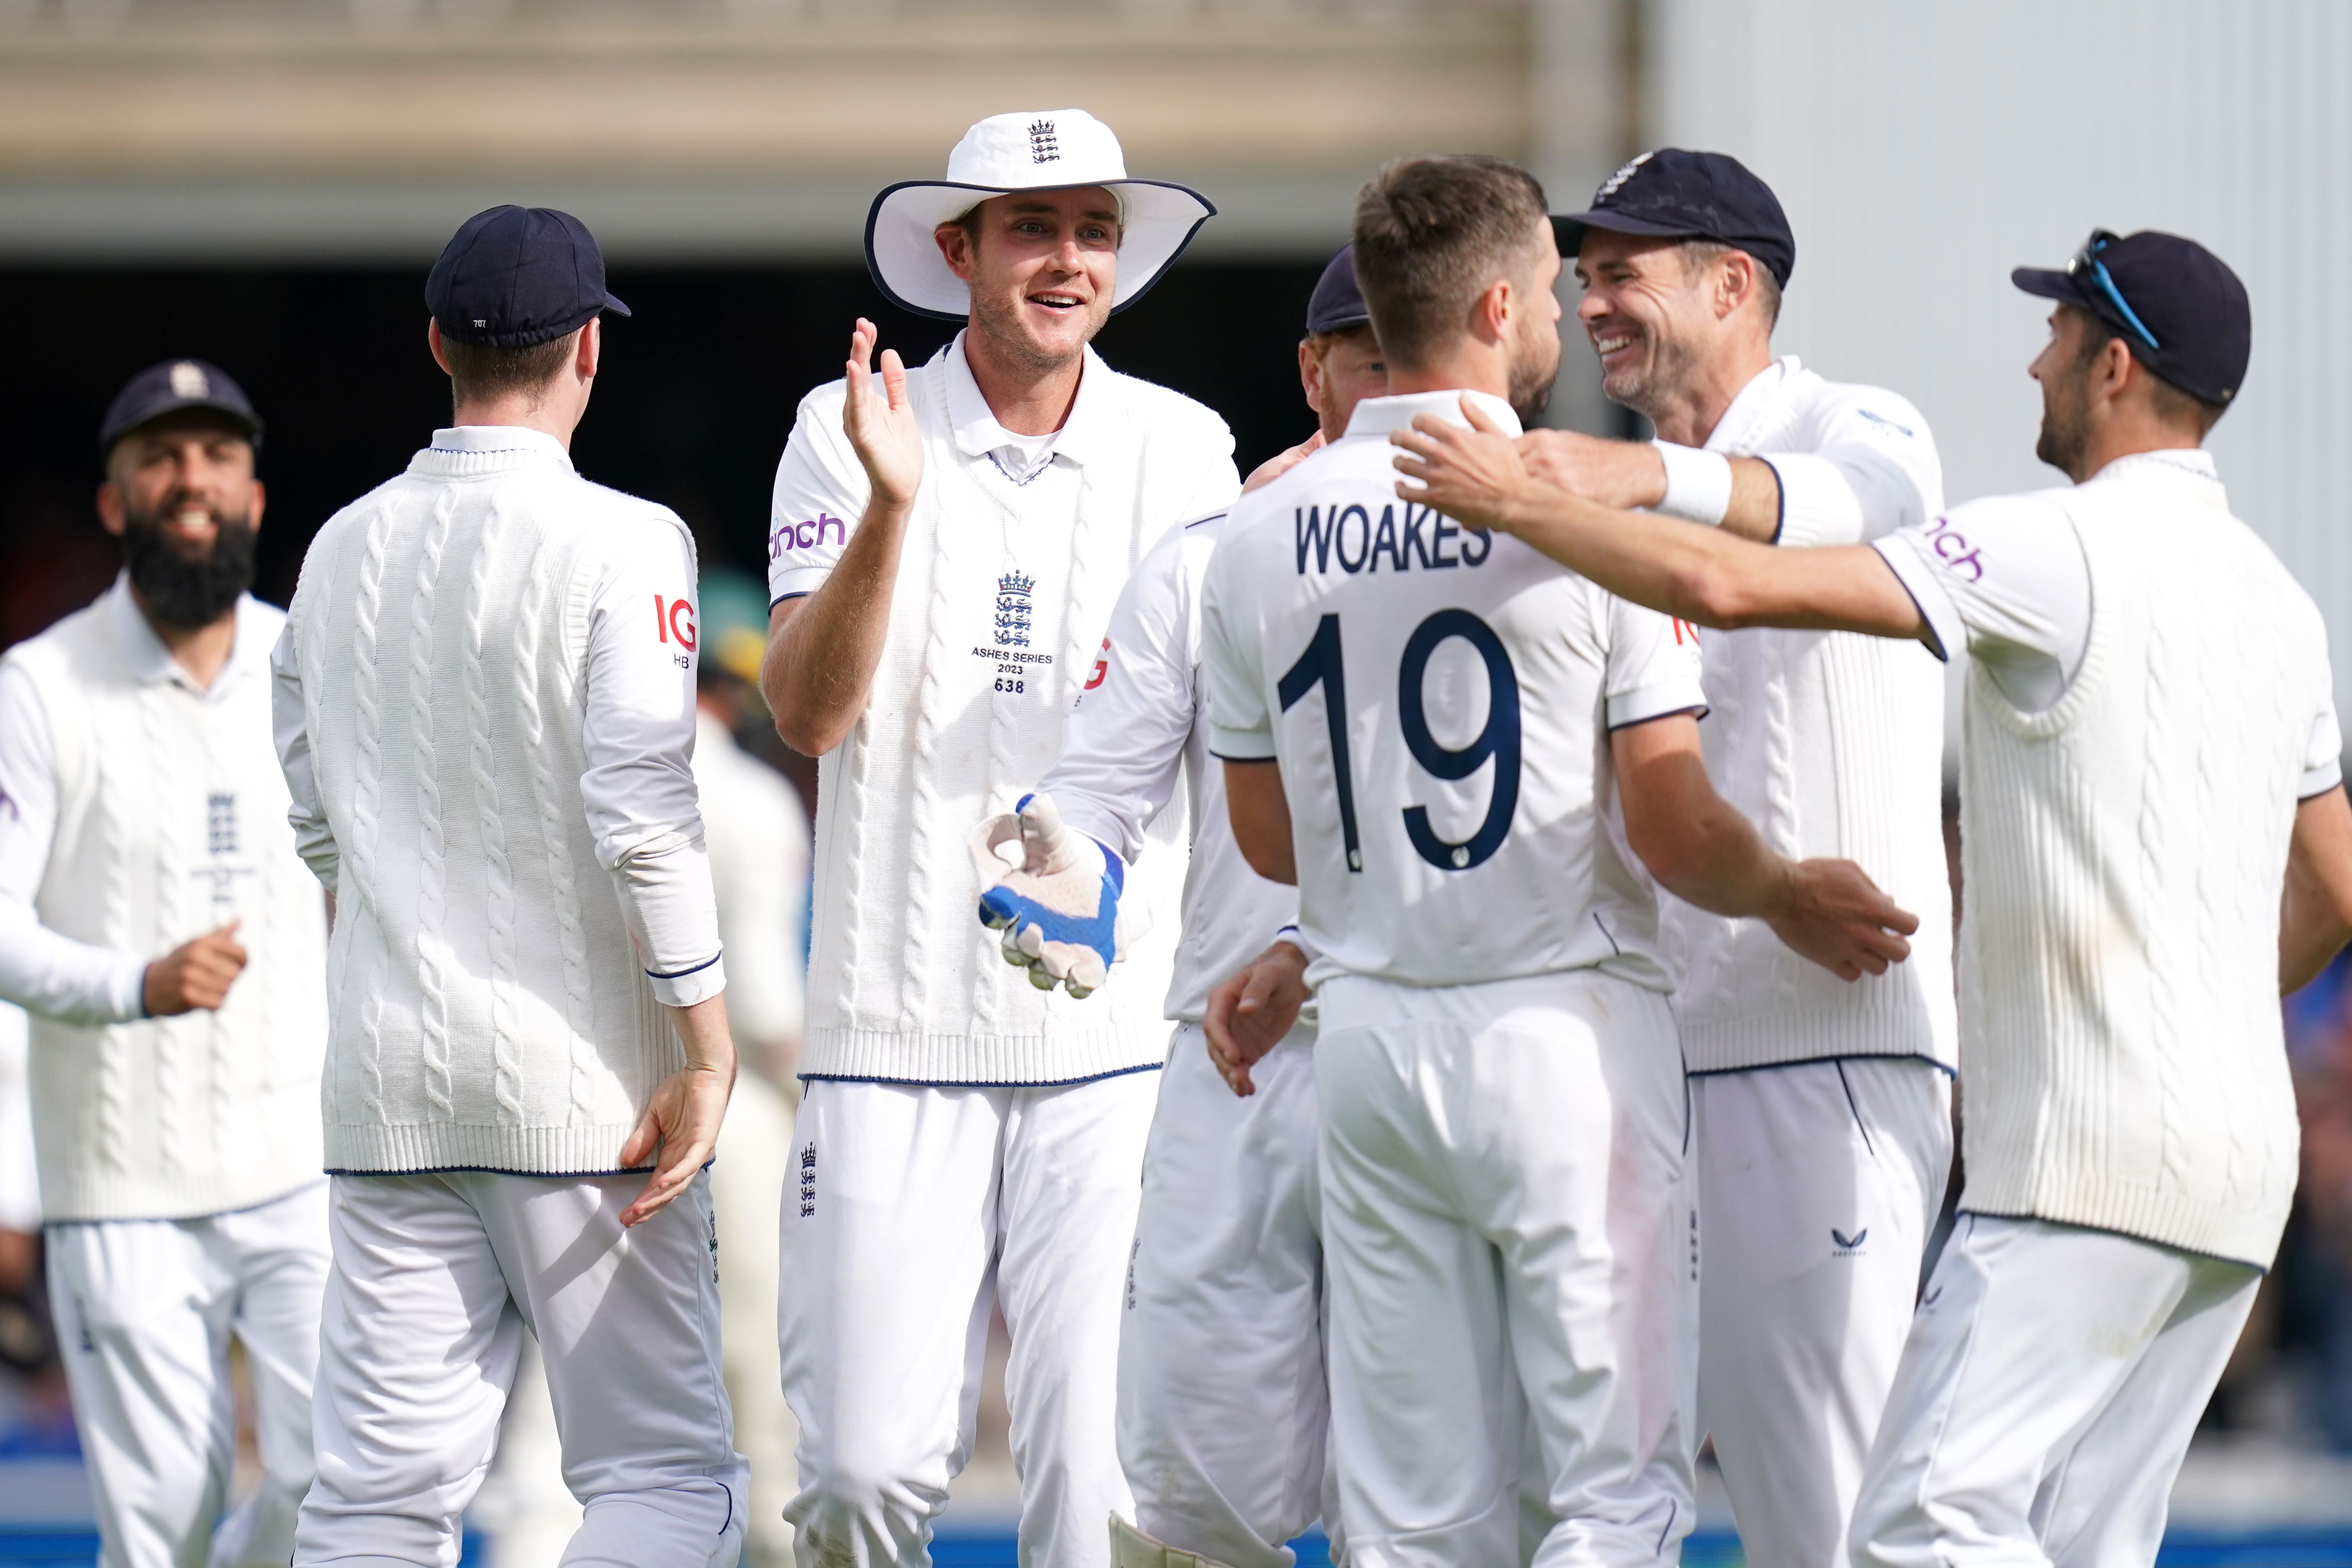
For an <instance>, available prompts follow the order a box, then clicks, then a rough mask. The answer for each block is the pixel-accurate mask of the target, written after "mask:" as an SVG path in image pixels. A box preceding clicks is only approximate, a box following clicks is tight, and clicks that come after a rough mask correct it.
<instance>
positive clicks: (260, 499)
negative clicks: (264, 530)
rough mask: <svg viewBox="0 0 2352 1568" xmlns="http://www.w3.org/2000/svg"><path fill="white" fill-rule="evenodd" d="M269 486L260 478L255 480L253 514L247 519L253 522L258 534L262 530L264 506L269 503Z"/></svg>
mask: <svg viewBox="0 0 2352 1568" xmlns="http://www.w3.org/2000/svg"><path fill="white" fill-rule="evenodd" d="M268 500H269V488H268V486H266V485H264V484H263V483H262V482H261V481H260V480H258V479H256V480H255V481H254V482H253V515H252V516H251V517H249V518H248V519H247V521H249V522H250V523H251V524H252V526H253V531H254V532H255V533H259V532H260V531H261V511H262V507H265V506H266V505H268Z"/></svg>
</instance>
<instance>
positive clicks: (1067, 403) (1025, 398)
mask: <svg viewBox="0 0 2352 1568" xmlns="http://www.w3.org/2000/svg"><path fill="white" fill-rule="evenodd" d="M963 359H964V363H965V364H966V365H969V366H970V367H971V379H972V382H973V384H975V385H976V386H978V387H979V388H980V395H981V397H982V399H983V400H985V401H986V402H987V403H988V412H989V413H991V414H992V415H993V416H995V419H996V423H999V424H1001V425H1003V427H1004V428H1005V429H1007V430H1009V431H1011V432H1012V433H1013V434H1015V435H1050V434H1053V433H1054V432H1055V431H1057V430H1059V429H1061V428H1062V425H1063V423H1064V422H1065V421H1066V420H1067V419H1068V418H1069V417H1070V410H1071V408H1072V407H1073V406H1074V405H1075V404H1076V402H1077V401H1078V380H1079V378H1080V377H1081V376H1082V375H1083V374H1085V372H1086V368H1087V357H1086V354H1085V353H1084V352H1083V351H1080V352H1078V353H1076V354H1072V355H1071V356H1070V357H1069V358H1068V359H1066V360H1061V361H1055V362H1053V363H1051V364H1040V363H1038V362H1037V361H1034V360H1033V359H1031V358H1029V357H1028V356H1026V355H1024V354H1021V353H1018V352H1008V351H1007V350H1006V348H1005V346H1004V345H1003V344H1002V343H1000V342H998V341H997V340H995V339H993V338H992V337H990V336H989V335H988V334H987V333H986V332H983V331H982V330H981V329H980V327H979V324H978V323H977V322H975V323H973V325H972V327H971V329H970V330H968V331H966V332H965V333H964V335H963Z"/></svg>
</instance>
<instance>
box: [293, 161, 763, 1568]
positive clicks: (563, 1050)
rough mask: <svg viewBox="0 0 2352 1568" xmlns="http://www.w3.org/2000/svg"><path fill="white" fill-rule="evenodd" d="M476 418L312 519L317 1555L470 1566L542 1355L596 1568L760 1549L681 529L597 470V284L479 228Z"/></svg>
mask: <svg viewBox="0 0 2352 1568" xmlns="http://www.w3.org/2000/svg"><path fill="white" fill-rule="evenodd" d="M425 303H426V305H427V307H428V308H429V309H430V310H431V312H432V321H431V325H430V327H429V328H428V329H427V337H428V341H429V344H430V347H431V348H432V350H433V355H434V358H435V360H436V361H437V362H439V364H440V365H441V367H442V369H443V370H445V371H447V372H448V373H449V377H450V382H451V388H452V401H453V402H454V404H455V418H454V421H453V423H452V426H451V428H449V429H446V430H441V431H437V432H436V433H435V434H434V437H433V444H432V445H430V446H428V447H426V448H425V450H424V451H422V452H420V453H418V454H417V455H416V456H415V458H414V459H412V460H411V462H410V464H409V465H408V468H407V471H406V472H405V473H404V474H403V475H402V476H399V477H397V478H395V479H394V480H392V481H390V482H389V483H387V484H385V485H383V486H379V487H378V488H377V489H375V490H374V491H373V492H371V493H370V494H369V495H367V496H365V497H362V498H361V499H360V500H359V501H358V502H356V503H354V504H353V505H352V506H349V507H344V508H343V509H342V510H341V512H338V513H337V514H336V515H335V516H334V517H331V518H330V519H328V521H327V524H326V526H325V527H324V528H321V529H320V533H319V536H318V538H316V539H315V540H314V541H313V542H312V544H311V546H310V553H309V555H308V556H307V557H306V558H305V559H304V561H303V564H302V577H301V582H300V586H299V588H298V589H297V591H296V592H295V596H294V604H293V608H292V611H291V612H290V618H289V623H288V627H287V632H286V636H285V638H284V640H283V641H282V642H281V643H279V644H278V652H277V655H276V659H275V669H276V676H277V699H278V700H277V720H278V752H279V756H280V757H281V758H282V759H283V761H284V764H285V768H286V776H287V780H288V783H289V786H290V787H291V789H292V793H293V798H294V823H295V831H296V836H297V839H298V841H299V845H300V848H301V851H302V854H303V858H304V859H305V860H307V861H308V862H310V868H311V870H312V871H313V872H314V873H317V875H318V877H319V880H320V882H321V883H324V884H325V886H326V887H327V889H328V890H329V892H331V894H334V895H335V897H336V899H337V904H338V911H339V918H338V920H337V921H336V925H335V931H334V943H333V948H332V952H331V973H330V979H329V992H330V996H331V1002H332V1013H333V1021H332V1028H331V1032H330V1034H329V1037H328V1061H327V1076H326V1083H325V1090H324V1095H323V1100H324V1107H325V1121H326V1135H327V1165H328V1169H329V1172H330V1174H331V1176H333V1178H334V1182H333V1186H334V1193H333V1202H332V1216H331V1225H332V1231H333V1237H334V1269H333V1271H332V1273H331V1276H330V1278H329V1281H328V1288H327V1301H326V1309H325V1313H324V1322H323V1325H322V1330H321V1339H322V1346H321V1354H320V1380H319V1397H318V1416H317V1440H318V1447H319V1451H320V1466H319V1479H318V1482H317V1484H316V1485H315V1486H313V1487H312V1488H311V1490H310V1496H309V1498H308V1499H307V1500H305V1501H304V1503H303V1505H302V1519H301V1526H300V1530H299V1535H298V1539H297V1542H296V1551H295V1557H294V1561H295V1562H297V1563H303V1564H314V1563H349V1562H366V1563H426V1564H436V1565H439V1568H451V1565H453V1564H455V1563H456V1562H457V1549H458V1520H459V1516H460V1515H461V1514H462V1513H463V1511H464V1510H465V1507H466V1504H467V1502H468V1501H469V1500H471V1499H472V1497H473V1495H474V1493H475V1490H476V1489H478V1487H479V1486H480V1484H481V1481H482V1477H483V1473H484V1471H485V1470H486V1469H487V1468H488V1464H489V1461H490V1457H491V1449H492V1448H493V1447H494V1445H495V1443H496V1440H497V1435H498V1426H499V1412H500V1409H501V1407H502V1406H504V1404H505V1402H506V1397H507V1392H508V1388H509V1385H511V1383H512V1381H513V1378H514V1374H515V1363H516V1357H517V1354H518V1353H519V1351H520V1347H521V1343H522V1338H523V1334H524V1333H525V1332H526V1331H528V1332H530V1333H531V1334H532V1335H533V1336H534V1337H535V1338H536V1339H537V1340H538V1342H539V1346H540V1351H541V1359H542V1361H543V1363H544V1364H545V1368H546V1375H547V1385H548V1390H549V1393H550V1394H551V1396H552V1398H553V1403H554V1406H555V1422H556V1429H557V1432H558V1434H559V1436H560V1437H561V1438H562V1449H563V1471H564V1480H565V1482H566V1483H567V1484H568V1485H569V1486H570V1487H571V1489H572V1494H573V1495H574V1496H575V1497H577V1498H578V1499H579V1500H580V1501H581V1502H582V1504H583V1507H584V1515H583V1520H582V1522H581V1526H580V1529H579V1531H578V1533H576V1534H575V1535H574V1536H573V1537H572V1545H571V1548H570V1550H569V1551H568V1552H566V1553H565V1555H564V1560H565V1562H566V1563H573V1564H588V1563H598V1564H613V1565H614V1568H620V1565H624V1564H627V1565H642V1564H653V1563H660V1564H664V1565H667V1564H689V1563H690V1564H698V1565H699V1564H709V1568H728V1565H730V1564H732V1563H734V1562H735V1560H736V1556H737V1550H738V1548H739V1546H740V1542H741V1540H742V1535H743V1529H744V1519H743V1512H744V1485H745V1474H744V1466H743V1461H742V1459H741V1458H740V1456H738V1455H737V1454H736V1452H735V1449H734V1444H733V1434H732V1431H731V1422H730V1416H729V1409H728V1404H727V1394H726V1390H725V1388H724V1386H723V1385H722V1384H721V1381H720V1370H719V1285H718V1278H717V1270H716V1263H717V1259H716V1256H715V1254H716V1251H717V1240H716V1237H715V1234H714V1232H713V1229H712V1225H711V1209H710V1193H709V1176H708V1175H707V1174H706V1173H704V1172H703V1169H702V1167H703V1166H704V1165H705V1163H706V1162H707V1161H708V1160H709V1157H710V1152H711V1148H712V1145H713V1144H714V1143H715V1142H716V1140H717V1138H718V1134H719V1119H720V1116H721V1115H722V1113H724V1111H725V1109H726V1105H727V1096H728V1091H729V1089H730V1085H731V1083H732V1081H733V1078H734V1072H735V1053H734V1047H733V1044H732V1042H731V1040H730V1036H729V1033H728V1030H727V1015H726V1011H725V1005H726V1004H725V1001H724V998H723V997H722V995H721V991H722V988H723V987H724V985H725V970H724V968H723V967H722V965H721V962H720V956H719V927H718V918H717V915H716V913H715V910H714V907H713V903H712V897H711V891H710V888H711V883H710V868H709V863H708V861H707V858H706V856H705V852H704V848H703V840H702V824H701V820H700V818H699V816H698V811H697V807H696V800H695V789H694V777H693V774H692V772H691V770H690V765H691V758H692V755H693V743H694V726H695V702H694V691H695V651H696V644H697V641H698V639H697V635H696V631H695V624H694V586H695V561H694V545H693V540H692V539H691V538H690V537H689V536H688V533H687V531H686V528H685V526H684V525H683V524H682V523H680V522H679V521H678V519H677V517H675V516H674V515H672V514H671V513H669V512H667V511H666V510H664V509H663V508H661V507H656V506H654V505H652V504H651V503H649V502H645V501H640V500H636V499H634V498H632V497H627V496H624V495H621V494H619V493H618V492H616V491H612V490H607V489H604V488H603V487H602V486H596V485H592V484H589V483H588V482H587V481H585V480H583V479H582V478H581V477H579V476H578V475H577V474H576V473H575V472H574V471H573V469H572V459H571V456H570V443H571V439H572V433H573V431H574V429H575V428H576V427H577V425H578V424H579V422H580V419H581V416H582V415H583V413H585V412H586V410H587V405H588V398H589V393H590V392H591V391H592V389H593V385H594V382H595V377H596V371H597V368H598V364H599V360H600V350H601V349H602V345H603V322H602V319H601V318H602V317H603V315H604V312H606V311H608V310H610V311H615V312H621V313H625V308H624V307H623V306H622V305H621V304H620V302H619V301H618V300H616V299H614V298H613V297H612V296H611V295H609V294H607V293H606V292H605V290H604V257H603V256H602V255H601V254H600V253H599V252H598V250H597V248H596V242H595V241H594V239H593V237H591V236H590V235H589V233H588V231H587V229H586V228H584V227H583V226H582V225H581V224H580V222H579V220H577V219H576V218H573V217H572V216H570V215H568V214H563V213H559V212H554V211H551V210H549V209H546V208H523V207H513V206H508V207H494V208H491V209H490V210H489V211H488V212H484V213H480V214H476V215H475V216H474V217H472V218H469V219H467V222H466V223H465V225H463V226H462V227H460V228H459V229H458V231H457V235H455V237H453V238H452V239H451V240H450V242H449V244H448V246H447V247H446V249H445V250H444V251H443V252H442V253H441V257H440V259H439V260H438V261H436V263H435V264H434V267H433V271H432V275H431V277H429V278H428V279H427V280H426V284H425Z"/></svg>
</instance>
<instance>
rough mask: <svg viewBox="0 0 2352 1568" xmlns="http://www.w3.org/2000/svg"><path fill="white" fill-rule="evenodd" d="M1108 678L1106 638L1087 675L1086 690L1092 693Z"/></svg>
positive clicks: (1108, 646)
mask: <svg viewBox="0 0 2352 1568" xmlns="http://www.w3.org/2000/svg"><path fill="white" fill-rule="evenodd" d="M1109 678H1110V639H1109V638H1108V637H1106V638H1104V639H1103V645H1102V652H1101V653H1097V654H1096V655H1095V667H1094V668H1093V669H1092V670H1090V671H1088V672H1087V685H1086V689H1087V691H1092V690H1094V689H1095V688H1096V687H1097V686H1098V685H1102V684H1103V682H1105V681H1107V680H1108V679H1109Z"/></svg>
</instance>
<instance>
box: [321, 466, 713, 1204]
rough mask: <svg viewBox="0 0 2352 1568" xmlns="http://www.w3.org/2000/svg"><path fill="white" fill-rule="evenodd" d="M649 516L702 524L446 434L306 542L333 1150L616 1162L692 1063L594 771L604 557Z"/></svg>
mask: <svg viewBox="0 0 2352 1568" xmlns="http://www.w3.org/2000/svg"><path fill="white" fill-rule="evenodd" d="M643 528H678V529H680V531H681V532H682V531H683V528H682V525H680V524H679V523H678V522H677V519H676V518H675V517H671V516H670V515H669V514H668V513H667V512H666V511H664V510H663V509H662V508H660V507H656V506H654V505H653V504H651V503H650V502H646V501H641V500H637V499H635V498H634V497H628V496H625V495H622V494H620V493H619V492H617V491H613V490H608V489H605V488H604V486H598V485H593V484H590V483H588V482H587V481H585V480H583V479H581V478H579V477H578V476H576V475H574V474H573V473H572V469H571V468H570V466H569V465H566V464H565V463H563V462H562V460H561V459H560V458H551V457H548V456H545V455H539V454H536V453H533V452H530V451H522V452H512V451H510V452H459V451H444V450H440V449H438V448H427V449H426V450H425V451H423V452H420V453H418V454H417V455H416V456H415V459H414V460H413V461H412V462H411V463H410V465H409V467H408V471H407V472H406V473H405V474H404V475H402V476H400V477H398V478H396V479H394V480H393V481H391V482H390V483H389V484H386V485H384V486H381V487H379V488H378V489H376V490H375V491H373V492H372V493H371V494H369V495H367V496H365V497H362V498H361V499H359V500H358V501H356V502H353V503H352V505H351V506H349V507H344V508H343V509H342V510H341V511H340V512H338V513H336V514H335V516H334V517H331V518H330V519H328V521H327V524H326V526H325V527H324V528H321V529H320V531H319V535H318V538H316V539H315V540H314V541H313V542H312V543H311V546H310V553H309V555H308V556H307V557H305V558H304V559H303V562H302V577H301V582H300V586H299V588H298V589H297V591H296V592H295V595H294V603H293V606H292V610H291V612H290V613H291V617H292V623H291V628H290V632H289V635H290V636H291V638H292V643H291V645H290V652H291V653H292V655H293V657H294V659H295V660H296V661H297V663H298V664H299V671H300V674H301V695H302V706H303V714H304V721H305V725H306V727H307V729H308V733H309V738H310V753H311V763H312V768H313V773H314V776H315V779H316V784H317V790H318V796H319V799H320V802H321V803H322V805H323V806H324V809H325V810H326V813H327V818H328V821H329V823H330V825H331V828H332V831H333V842H334V848H335V851H336V852H337V854H338V855H339V857H340V866H339V868H338V869H337V871H336V873H335V875H336V887H337V903H336V921H335V930H334V938H333V941H332V944H331V947H330V949H329V955H328V958H329V963H328V979H327V983H328V992H329V995H330V997H331V1001H332V1005H333V1015H334V1017H333V1028H332V1031H331V1034H330V1036H329V1044H328V1051H327V1075H326V1084H325V1092H324V1101H325V1110H326V1153H327V1164H328V1166H329V1168H330V1169H331V1170H336V1171H358V1172H366V1171H413V1170H436V1169H450V1168H470V1169H487V1170H499V1171H514V1172H525V1173H544V1174H589V1173H594V1172H602V1171H611V1170H614V1169H615V1168H616V1167H618V1166H619V1164H620V1160H619V1155H620V1148H621V1145H622V1144H623V1143H625V1141H626V1140H627V1138H628V1136H629V1134H630V1133H631V1131H633V1130H634V1128H635V1123H636V1120H637V1118H638V1116H639V1115H640V1114H641V1113H642V1111H643V1108H644V1106H645V1104H646V1100H647V1098H648V1097H649V1096H650V1094H651V1093H652V1092H653V1090H654V1088H655V1086H656V1085H657V1084H658V1083H659V1082H661V1081H662V1080H663V1079H664V1078H666V1077H667V1076H668V1075H669V1074H670V1073H672V1072H674V1071H677V1069H678V1068H679V1067H681V1066H683V1065H684V1060H685V1059H684V1053H683V1051H682V1050H681V1048H680V1047H679V1045H678V1042H677V1034H676V1032H675V1030H673V1028H672V1026H671V1024H670V1020H669V1018H668V1015H667V1011H666V1010H665V1009H663V1008H662V1006H661V1005H660V1003H659V1002H658V1001H657V1000H656V997H655V995H654V991H653V988H652V986H651V985H650V983H649V982H648V981H647V979H646V974H645V970H644V968H643V967H642V966H641V964H640V962H639V960H638V957H637V954H636V951H635V946H633V944H632V940H631V937H630V934H629V930H628V926H627V923H626V921H625V917H624V914H623V906H622V902H621V896H620V894H619V893H618V891H617V890H616V887H615V884H614V880H613V878H612V876H611V874H610V873H607V872H605V871H604V868H603V866H602V865H601V864H600V863H599V862H598V860H597V856H596V841H595V839H594V836H593V833H592V832H591V831H590V828H589V823H588V819H587V814H586V810H585V807H584V806H583V802H582V799H581V789H580V779H581V775H582V773H583V771H584V769H585V768H586V758H585V754H584V750H583V743H582V739H581V734H582V705H583V697H582V692H583V678H584V674H585V659H586V649H587V643H588V596H589V594H590V592H591V591H592V590H593V586H594V581H593V580H594V576H595V567H596V565H597V563H598V561H599V559H600V558H599V554H598V552H599V550H600V549H601V548H602V547H603V546H604V545H605V543H606V542H607V540H608V539H610V538H612V537H613V536H614V535H617V534H620V533H622V532H624V531H626V530H635V529H643Z"/></svg>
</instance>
